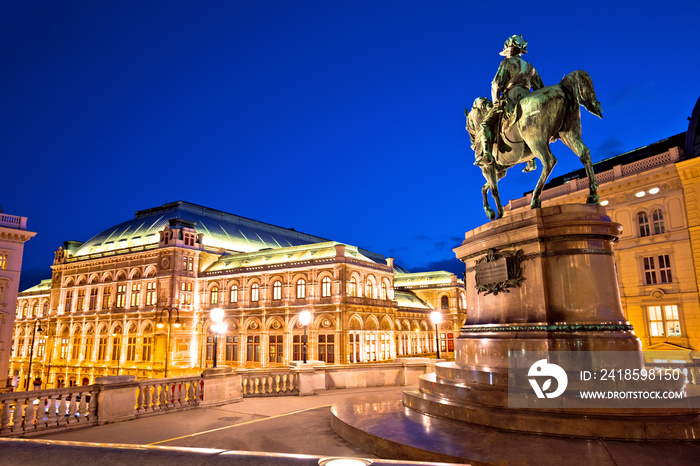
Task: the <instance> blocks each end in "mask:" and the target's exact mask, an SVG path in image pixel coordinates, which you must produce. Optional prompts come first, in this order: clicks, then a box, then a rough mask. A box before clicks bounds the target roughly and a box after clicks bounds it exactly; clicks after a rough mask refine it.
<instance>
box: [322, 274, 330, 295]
mask: <svg viewBox="0 0 700 466" xmlns="http://www.w3.org/2000/svg"><path fill="white" fill-rule="evenodd" d="M330 295H331V279H330V277H323V279H322V280H321V297H323V298H328V297H330Z"/></svg>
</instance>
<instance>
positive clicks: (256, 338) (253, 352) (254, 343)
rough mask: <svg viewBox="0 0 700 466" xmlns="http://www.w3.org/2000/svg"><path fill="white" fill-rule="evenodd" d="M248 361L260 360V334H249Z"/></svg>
mask: <svg viewBox="0 0 700 466" xmlns="http://www.w3.org/2000/svg"><path fill="white" fill-rule="evenodd" d="M246 361H251V362H260V335H249V336H248V344H247V346H246Z"/></svg>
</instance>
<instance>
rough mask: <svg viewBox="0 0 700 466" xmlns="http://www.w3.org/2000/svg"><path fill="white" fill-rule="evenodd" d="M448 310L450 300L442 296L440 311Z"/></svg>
mask: <svg viewBox="0 0 700 466" xmlns="http://www.w3.org/2000/svg"><path fill="white" fill-rule="evenodd" d="M449 308H450V299H449V298H448V297H447V296H443V297H442V298H440V309H449Z"/></svg>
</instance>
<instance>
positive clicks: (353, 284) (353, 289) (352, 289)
mask: <svg viewBox="0 0 700 466" xmlns="http://www.w3.org/2000/svg"><path fill="white" fill-rule="evenodd" d="M348 296H357V280H356V279H355V277H352V278H351V279H350V281H349V282H348Z"/></svg>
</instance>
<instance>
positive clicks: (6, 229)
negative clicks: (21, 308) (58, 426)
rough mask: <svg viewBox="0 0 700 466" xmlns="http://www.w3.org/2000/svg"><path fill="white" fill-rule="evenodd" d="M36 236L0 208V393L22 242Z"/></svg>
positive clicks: (23, 221)
mask: <svg viewBox="0 0 700 466" xmlns="http://www.w3.org/2000/svg"><path fill="white" fill-rule="evenodd" d="M34 235H36V233H34V232H31V231H27V217H19V216H16V215H9V214H5V213H3V211H2V207H0V371H1V372H0V374H3V379H2V383H0V391H3V390H5V389H6V386H9V383H6V381H7V382H9V380H8V379H5V378H4V377H5V375H7V373H8V372H6V371H7V370H8V364H9V362H10V356H11V353H12V335H13V327H14V322H15V303H16V302H17V291H18V288H19V276H20V271H21V270H22V253H23V252H24V243H26V242H27V241H29V240H30V239H31V238H32V237H33V236H34Z"/></svg>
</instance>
